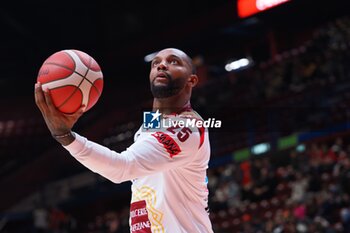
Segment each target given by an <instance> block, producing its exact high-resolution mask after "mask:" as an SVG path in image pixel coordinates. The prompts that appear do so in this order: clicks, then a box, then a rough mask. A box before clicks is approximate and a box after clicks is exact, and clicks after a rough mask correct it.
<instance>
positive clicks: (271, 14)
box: [0, 0, 350, 233]
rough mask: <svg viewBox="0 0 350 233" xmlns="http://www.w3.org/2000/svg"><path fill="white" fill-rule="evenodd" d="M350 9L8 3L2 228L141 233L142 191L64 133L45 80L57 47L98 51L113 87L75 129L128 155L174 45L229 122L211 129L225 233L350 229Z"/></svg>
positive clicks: (303, 1)
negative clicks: (136, 222)
mask: <svg viewBox="0 0 350 233" xmlns="http://www.w3.org/2000/svg"><path fill="white" fill-rule="evenodd" d="M246 1H249V0H246ZM266 2H269V3H273V2H275V3H276V2H277V1H266ZM349 12H350V3H349V2H348V1H345V0H344V1H338V0H333V1H312V0H290V1H287V2H285V3H283V4H281V5H279V6H276V7H274V8H271V9H269V10H266V11H263V12H260V13H257V14H254V15H251V16H248V17H245V18H240V17H239V14H238V8H237V1H236V0H216V1H199V0H193V1H187V0H178V1H175V2H174V1H159V0H155V1H140V2H136V1H123V0H121V1H106V0H101V1H90V0H86V1H65V0H63V1H58V2H50V1H26V2H21V3H20V2H16V1H12V2H11V3H10V2H7V3H6V4H5V3H4V4H2V6H1V7H0V25H1V39H0V40H1V43H0V48H1V53H0V60H1V63H0V64H1V75H0V87H1V91H0V96H1V98H0V103H1V110H0V112H1V113H0V159H1V162H0V189H1V192H0V193H1V199H0V232H19V233H22V232H23V233H24V232H55V233H63V232H89V233H104V232H108V233H112V232H113V233H116V232H118V233H122V232H129V228H128V215H129V212H128V210H129V209H128V208H129V201H130V184H129V183H124V184H121V185H115V184H113V183H111V182H109V181H107V180H105V179H104V178H102V177H100V176H99V175H96V174H94V173H92V172H90V171H88V170H87V169H86V168H84V167H83V166H82V165H80V164H79V163H78V162H76V161H75V160H74V159H73V158H72V157H71V156H70V155H69V154H68V153H67V152H66V151H65V150H64V149H63V148H61V146H59V144H58V143H56V142H55V141H54V140H53V139H52V138H51V137H50V134H49V131H48V130H47V128H46V126H45V124H44V121H43V119H42V117H41V115H40V113H39V111H38V109H37V108H36V106H35V103H34V97H33V89H34V83H35V81H36V75H37V72H38V70H39V68H40V66H41V64H42V62H43V61H44V60H45V59H46V58H47V57H48V56H49V55H51V54H52V53H54V52H56V51H59V50H62V49H70V48H74V49H79V50H82V51H85V52H87V53H89V54H90V55H92V56H93V57H94V58H95V59H96V60H97V61H98V63H99V64H100V65H101V67H102V70H103V72H104V76H105V88H104V92H103V95H102V97H101V99H100V100H99V102H98V103H97V105H96V106H95V107H94V108H93V109H92V110H91V111H90V112H88V113H86V114H85V115H84V116H83V117H82V118H81V119H80V121H79V123H78V124H77V126H76V127H75V130H76V131H78V132H80V133H82V134H83V135H85V136H87V137H89V138H90V139H92V140H95V141H97V142H99V143H101V144H103V145H105V146H108V147H109V148H112V149H115V150H117V151H121V150H123V149H125V148H126V147H127V146H129V145H130V144H131V143H132V140H133V134H134V132H135V131H136V130H137V128H138V127H139V126H140V124H141V122H142V111H143V110H145V109H147V108H149V107H150V106H151V101H152V96H151V93H150V91H149V83H148V70H149V64H148V63H147V62H146V61H145V56H147V55H149V54H151V53H153V52H155V51H158V50H160V49H162V48H165V47H177V48H180V49H183V50H184V51H186V52H188V53H189V55H191V56H192V57H193V58H194V62H195V64H196V66H197V67H198V74H199V76H200V79H201V81H200V85H199V86H198V87H197V88H196V89H195V91H194V95H193V98H192V105H193V107H194V109H196V110H198V112H199V113H200V114H202V115H203V117H204V118H208V117H214V118H216V119H220V120H222V122H223V127H222V128H221V129H216V130H213V131H212V132H210V133H211V134H210V138H211V146H212V155H211V162H210V167H209V170H208V177H209V184H208V185H209V191H210V196H209V206H210V209H211V210H210V217H211V220H212V224H213V228H214V231H215V232H218V233H226V232H227V233H228V232H230V233H231V232H247V233H250V232H275V233H277V232H327V233H334V232H350V208H349V206H350V131H349V128H350V124H349V115H350V112H349V106H350V92H349V90H350V52H349V48H350V15H349Z"/></svg>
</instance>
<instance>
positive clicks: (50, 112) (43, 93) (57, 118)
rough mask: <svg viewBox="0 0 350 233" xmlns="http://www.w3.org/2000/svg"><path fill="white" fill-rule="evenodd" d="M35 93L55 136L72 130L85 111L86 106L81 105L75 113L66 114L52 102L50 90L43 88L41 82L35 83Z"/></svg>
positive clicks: (36, 100)
mask: <svg viewBox="0 0 350 233" xmlns="http://www.w3.org/2000/svg"><path fill="white" fill-rule="evenodd" d="M34 93H35V103H36V105H37V106H38V108H39V109H40V111H41V114H42V115H43V117H44V120H45V123H46V125H47V127H48V128H49V130H50V132H51V135H53V136H59V135H64V134H67V133H69V132H71V130H72V128H73V126H74V124H75V123H76V122H77V120H78V119H79V117H81V115H82V114H83V113H84V111H83V110H84V106H81V107H80V108H79V109H78V110H77V111H76V112H75V113H73V114H64V113H62V112H60V111H59V110H57V109H56V107H55V105H54V104H53V102H52V98H51V95H50V91H49V90H43V89H42V86H41V84H40V83H36V84H35V91H34ZM56 139H57V138H56ZM65 144H66V143H65Z"/></svg>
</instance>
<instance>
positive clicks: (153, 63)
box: [151, 61, 159, 67]
mask: <svg viewBox="0 0 350 233" xmlns="http://www.w3.org/2000/svg"><path fill="white" fill-rule="evenodd" d="M158 64H159V61H152V64H151V66H152V67H155V66H157V65H158Z"/></svg>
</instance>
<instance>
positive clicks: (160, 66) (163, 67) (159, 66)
mask: <svg viewBox="0 0 350 233" xmlns="http://www.w3.org/2000/svg"><path fill="white" fill-rule="evenodd" d="M167 69H168V66H167V64H166V62H165V61H162V62H160V63H159V65H158V67H157V70H158V71H159V70H167Z"/></svg>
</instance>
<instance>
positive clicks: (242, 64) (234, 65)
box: [225, 58, 251, 72]
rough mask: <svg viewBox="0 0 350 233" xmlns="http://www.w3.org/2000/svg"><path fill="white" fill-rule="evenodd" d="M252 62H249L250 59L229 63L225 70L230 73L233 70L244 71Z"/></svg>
mask: <svg viewBox="0 0 350 233" xmlns="http://www.w3.org/2000/svg"><path fill="white" fill-rule="evenodd" d="M250 63H251V62H250V61H249V59H248V58H241V59H239V60H237V61H233V62H230V63H227V64H226V65H225V70H226V71H228V72H230V71H232V70H239V69H242V68H244V67H247V66H248V65H249V64H250Z"/></svg>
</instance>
